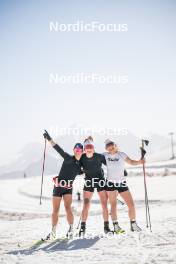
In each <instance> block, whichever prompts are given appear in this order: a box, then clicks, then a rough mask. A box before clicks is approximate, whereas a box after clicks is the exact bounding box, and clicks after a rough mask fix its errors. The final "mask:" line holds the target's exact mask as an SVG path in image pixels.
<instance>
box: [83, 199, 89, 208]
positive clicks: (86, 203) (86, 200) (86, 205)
mask: <svg viewBox="0 0 176 264" xmlns="http://www.w3.org/2000/svg"><path fill="white" fill-rule="evenodd" d="M89 204H90V199H89V198H84V207H88V206H89Z"/></svg>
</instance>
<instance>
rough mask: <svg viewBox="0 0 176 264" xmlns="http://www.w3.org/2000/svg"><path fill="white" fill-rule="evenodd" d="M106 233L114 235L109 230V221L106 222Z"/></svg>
mask: <svg viewBox="0 0 176 264" xmlns="http://www.w3.org/2000/svg"><path fill="white" fill-rule="evenodd" d="M104 233H105V234H113V231H112V230H111V229H110V228H109V221H105V222H104Z"/></svg>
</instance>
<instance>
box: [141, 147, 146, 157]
mask: <svg viewBox="0 0 176 264" xmlns="http://www.w3.org/2000/svg"><path fill="white" fill-rule="evenodd" d="M145 154H146V150H145V149H143V148H142V147H141V159H144V157H145Z"/></svg>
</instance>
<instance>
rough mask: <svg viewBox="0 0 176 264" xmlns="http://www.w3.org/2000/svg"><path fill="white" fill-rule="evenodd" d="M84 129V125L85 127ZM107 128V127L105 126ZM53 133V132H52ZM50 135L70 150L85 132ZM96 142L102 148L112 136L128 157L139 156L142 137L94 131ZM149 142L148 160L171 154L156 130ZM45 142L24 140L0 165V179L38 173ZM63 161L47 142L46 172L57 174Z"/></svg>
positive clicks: (78, 129)
mask: <svg viewBox="0 0 176 264" xmlns="http://www.w3.org/2000/svg"><path fill="white" fill-rule="evenodd" d="M81 128H84V126H82V125H79V124H78V125H77V124H74V125H72V126H70V127H69V128H68V131H80V129H81ZM85 130H86V129H85ZM105 131H106V130H105ZM53 134H54V133H53ZM53 134H51V136H53V139H54V140H55V141H56V142H57V143H58V144H59V145H60V146H61V147H62V148H63V149H64V150H65V151H66V152H69V153H72V149H73V146H74V144H75V143H76V142H83V140H84V139H85V137H86V136H88V135H85V134H82V135H79V133H78V134H76V133H68V134H66V135H59V136H56V137H55V136H54V135H53ZM93 138H94V142H95V150H96V151H97V152H100V153H102V152H104V151H105V149H104V141H105V139H107V138H110V139H112V140H114V141H115V142H116V143H117V145H118V146H119V148H120V150H121V151H124V152H126V153H127V154H128V155H129V156H130V157H131V158H133V159H139V158H140V145H141V139H139V138H138V137H136V136H135V135H133V134H132V133H131V132H130V131H128V132H127V134H126V135H113V136H111V135H108V134H107V133H104V134H100V133H98V132H95V133H93ZM148 139H149V140H150V144H149V146H148V147H146V150H147V153H148V155H147V160H148V161H149V162H153V161H162V160H169V158H170V156H171V149H170V148H171V147H170V139H169V138H167V137H163V136H160V135H156V134H151V135H149V137H148ZM43 148H44V145H42V144H40V143H38V142H37V143H34V142H33V143H29V144H27V145H26V146H25V147H24V148H23V149H22V150H21V151H20V153H18V155H17V156H16V157H15V159H14V161H13V162H11V163H9V164H7V165H4V166H1V167H0V179H2V178H3V179H4V178H20V177H23V176H24V173H25V174H26V176H27V177H31V176H38V175H41V169H42V160H43ZM61 163H62V158H61V157H60V156H59V155H58V154H57V153H56V152H55V150H53V149H52V147H50V146H49V145H48V144H47V153H46V166H45V173H46V174H55V173H56V174H57V173H58V171H59V168H60V166H61Z"/></svg>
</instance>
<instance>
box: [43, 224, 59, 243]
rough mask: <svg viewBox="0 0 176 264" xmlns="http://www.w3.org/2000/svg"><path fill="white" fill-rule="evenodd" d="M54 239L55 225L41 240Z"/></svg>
mask: <svg viewBox="0 0 176 264" xmlns="http://www.w3.org/2000/svg"><path fill="white" fill-rule="evenodd" d="M54 239H56V227H55V226H54V227H53V228H52V230H51V232H50V233H49V234H48V235H47V236H46V238H45V239H43V240H45V241H47V240H54Z"/></svg>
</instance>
